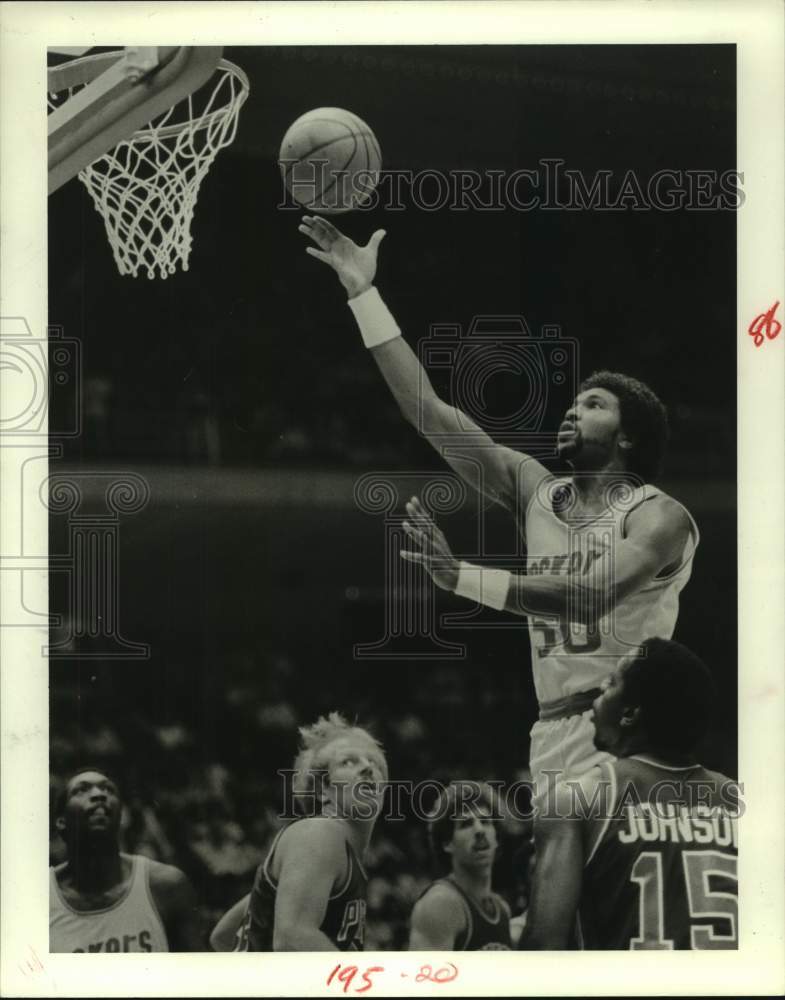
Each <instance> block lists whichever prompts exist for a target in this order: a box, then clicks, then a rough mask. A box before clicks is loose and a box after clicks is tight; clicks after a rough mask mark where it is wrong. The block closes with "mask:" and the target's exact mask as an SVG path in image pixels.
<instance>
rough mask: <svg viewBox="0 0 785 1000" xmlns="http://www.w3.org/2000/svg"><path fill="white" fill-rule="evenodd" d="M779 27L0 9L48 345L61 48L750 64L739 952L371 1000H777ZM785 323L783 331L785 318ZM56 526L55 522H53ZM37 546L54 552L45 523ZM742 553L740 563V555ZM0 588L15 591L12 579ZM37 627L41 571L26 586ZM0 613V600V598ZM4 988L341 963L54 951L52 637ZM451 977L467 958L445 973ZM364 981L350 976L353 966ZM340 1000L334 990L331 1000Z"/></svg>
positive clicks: (473, 971) (730, 12)
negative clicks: (460, 999) (734, 999)
mask: <svg viewBox="0 0 785 1000" xmlns="http://www.w3.org/2000/svg"><path fill="white" fill-rule="evenodd" d="M784 27H785V7H783V5H782V4H781V3H780V2H778V0H772V2H769V0H766V2H762V0H727V2H723V0H713V2H701V0H676V2H658V0H651V2H648V3H646V4H643V3H640V2H634V3H631V2H628V0H610V2H595V0H539V2H537V0H535V2H515V0H511V2H500V3H497V2H485V3H452V2H445V3H419V2H411V3H395V2H390V3H352V2H346V3H327V2H325V3H303V4H298V3H242V2H238V3H210V2H207V3H199V4H176V3H144V2H140V3H112V4H109V3H103V2H99V3H35V4H33V3H3V4H2V5H0V31H1V32H2V38H1V45H2V48H1V50H0V92H1V94H2V97H1V98H0V99H1V100H2V106H1V115H2V117H1V118H0V130H1V131H0V155H2V163H1V164H0V185H2V187H1V190H0V195H1V204H0V210H1V211H0V217H1V218H2V258H1V259H2V270H1V271H0V281H1V282H2V294H1V297H0V315H2V316H3V317H24V318H25V319H26V320H27V322H28V324H29V326H30V328H31V329H32V330H33V331H35V332H36V333H40V332H41V331H44V330H45V329H46V325H47V264H46V262H47V227H46V188H47V177H46V168H45V164H46V156H45V150H46V129H45V115H44V114H43V100H42V96H43V94H44V93H45V82H46V48H47V46H49V45H91V46H92V45H128V44H134V45H161V44H172V45H190V44H193V45H200V44H201V45H204V44H215V43H216V42H217V43H219V44H223V45H227V46H228V45H232V44H242V45H254V44H257V45H260V46H261V45H286V44H298V45H302V44H331V43H332V44H339V43H340V44H357V45H362V44H382V43H383V44H407V43H419V44H435V43H440V44H461V43H466V44H475V43H478V42H485V43H488V44H506V45H509V44H513V43H520V44H530V45H531V44H543V45H548V44H556V43H559V44H600V43H638V44H649V43H652V44H653V43H657V44H673V43H691V44H702V43H707V44H708V43H712V44H713V43H732V44H735V45H736V46H737V72H738V169H739V170H740V171H742V172H743V175H744V177H743V189H744V193H745V202H744V205H743V206H742V207H741V208H740V209H739V212H738V316H737V359H738V403H739V422H738V459H739V462H738V470H739V490H738V499H739V536H738V539H739V547H738V558H739V654H740V655H739V776H740V780H741V781H742V782H743V784H744V799H745V803H746V814H745V816H744V817H743V819H742V820H741V825H740V840H741V848H740V859H739V860H740V867H739V871H740V911H741V914H742V919H741V922H740V923H741V934H740V946H739V950H738V952H724V951H721V952H689V953H679V952H673V953H658V954H657V955H656V957H653V958H648V957H646V956H644V955H641V954H640V953H635V954H634V955H632V954H625V953H611V954H608V953H596V952H595V953H591V952H584V953H577V952H571V953H560V954H558V955H555V954H553V953H539V954H536V953H531V952H527V953H520V952H517V953H506V954H505V953H502V952H494V953H493V954H492V956H491V955H488V954H484V955H482V954H462V955H460V957H459V959H458V964H459V967H460V975H459V977H458V978H457V980H455V981H454V982H452V983H448V984H444V985H442V986H437V987H431V989H432V991H433V992H432V993H430V994H429V992H428V984H426V983H417V982H416V980H415V973H416V971H417V968H418V967H419V965H420V964H421V960H424V959H425V957H426V956H425V955H422V956H418V957H417V958H416V959H415V958H414V957H413V956H412V955H410V954H406V953H365V954H364V955H363V956H362V959H361V962H360V963H358V964H361V965H362V966H374V965H375V966H383V967H384V969H385V973H384V975H379V976H377V977H376V983H375V985H374V988H373V990H372V991H369V995H383V996H390V995H395V996H426V995H434V994H436V992H437V991H438V993H439V994H444V995H453V996H459V995H464V996H466V995H469V996H481V995H495V996H504V995H521V994H527V995H534V996H540V995H543V996H547V995H584V996H585V995H589V994H592V993H593V994H605V995H630V996H632V995H646V994H648V993H651V992H655V991H656V993H657V994H659V995H690V994H703V995H706V994H716V995H737V996H738V995H745V994H747V995H750V994H752V995H754V994H766V993H782V992H785V972H784V971H783V968H784V961H783V955H784V954H785V891H784V889H783V887H785V840H784V839H783V823H782V818H783V816H785V783H784V782H783V774H785V737H784V736H783V722H784V721H785V695H784V693H783V691H784V685H785V672H784V671H783V668H782V665H783V663H785V655H784V654H785V635H784V620H783V619H784V617H785V616H784V615H783V609H784V608H785V589H784V587H783V566H785V517H784V516H783V484H785V448H783V428H785V333H783V334H782V335H781V336H780V337H779V338H778V339H777V340H774V341H770V342H767V343H766V344H765V345H764V346H763V348H761V349H760V350H756V349H755V347H754V345H753V344H752V342H751V339H750V337H749V336H747V327H748V325H749V324H750V322H751V321H752V320H753V319H754V318H755V316H757V315H759V314H760V313H762V312H764V311H765V310H767V309H768V308H769V307H770V306H771V305H772V304H773V303H774V301H775V300H779V301H780V303H785V291H784V290H783V276H784V275H785V243H784V240H783V219H784V218H785V198H784V196H783V192H784V187H785V184H784V182H783V178H784V177H785V155H784V151H785V126H784V124H783V123H784V122H785V114H783V111H784V110H785V99H784V95H785V80H784V72H785V59H784V58H783V44H782V39H783V37H784V35H783V29H784ZM783 310H785V305H782V306H781V309H780V312H779V314H778V317H779V318H780V320H781V319H782V311H783ZM26 455H27V452H26V449H25V448H15V447H3V448H2V454H1V455H0V458H1V459H2V472H3V482H4V483H5V486H4V489H3V520H2V529H3V531H2V551H3V554H4V555H8V554H9V552H10V553H11V554H13V551H12V549H9V548H8V545H9V544H11V535H12V528H13V525H14V524H18V523H19V518H20V516H21V514H22V511H21V509H20V501H19V495H18V491H15V490H14V489H13V484H14V483H16V482H17V481H18V477H19V475H20V470H21V467H22V463H23V462H24V460H25V457H26ZM41 513H42V514H45V512H43V511H41ZM39 520H40V523H39V524H37V525H36V526H35V528H36V531H37V533H38V538H39V539H40V547H41V550H42V551H43V552H44V553H45V552H46V546H47V523H46V518H45V516H42V517H39ZM728 544H732V542H731V540H730V539H729V540H728ZM0 576H3V577H4V576H5V574H0ZM25 585H26V597H27V600H28V601H29V604H30V606H31V607H36V608H41V607H46V606H47V588H48V581H47V572H46V568H45V566H44V567H43V568H41V569H40V570H39V571H38V572H28V573H26V581H25ZM0 599H1V597H0ZM0 638H1V639H2V653H3V668H2V689H1V692H0V693H1V695H2V700H1V701H0V706H1V709H0V710H1V711H2V733H1V735H2V844H1V847H2V854H1V861H2V890H1V891H2V910H1V911H0V928H1V931H2V939H1V942H0V943H1V944H2V956H3V957H2V969H1V973H2V975H1V979H0V990H2V993H3V994H4V995H7V996H31V997H33V996H53V995H57V996H62V997H67V996H103V997H115V996H117V997H120V996H161V995H167V996H231V995H237V996H260V995H270V996H296V995H301V996H321V995H332V994H333V993H335V992H336V990H335V986H333V988H332V989H328V988H327V987H326V985H325V980H326V977H327V975H328V973H329V972H330V970H331V968H332V967H333V966H334V965H335V963H336V959H335V957H334V956H333V955H325V956H321V955H318V954H308V955H283V954H274V955H265V956H264V957H261V956H255V955H250V954H246V955H225V954H221V955H219V954H198V955H149V956H148V955H123V956H117V955H112V956H104V955H94V956H92V957H91V958H90V959H89V960H87V961H86V960H84V959H82V958H81V957H76V956H72V955H55V954H51V955H50V954H49V952H48V924H47V914H48V883H47V866H46V863H45V862H46V858H47V856H48V842H47V835H48V823H47V819H46V816H47V809H48V744H49V728H48V709H47V705H48V697H47V693H48V664H47V661H46V660H45V659H43V658H42V657H41V652H40V651H41V648H42V646H44V645H45V643H46V630H45V628H43V627H42V628H41V629H28V628H24V629H20V628H15V629H4V630H3V634H2V636H0ZM438 958H440V959H441V960H443V961H447V960H452V961H456V956H455V955H453V954H449V955H441V956H433V960H434V961H436V960H437V959H438ZM351 961H355V959H351ZM339 992H340V990H339Z"/></svg>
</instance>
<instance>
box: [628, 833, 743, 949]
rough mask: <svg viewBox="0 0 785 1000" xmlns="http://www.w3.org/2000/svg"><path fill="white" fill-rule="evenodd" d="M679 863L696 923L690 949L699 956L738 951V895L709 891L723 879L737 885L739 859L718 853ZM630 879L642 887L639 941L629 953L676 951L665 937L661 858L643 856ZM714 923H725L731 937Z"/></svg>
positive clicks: (694, 854)
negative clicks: (718, 920) (700, 953)
mask: <svg viewBox="0 0 785 1000" xmlns="http://www.w3.org/2000/svg"><path fill="white" fill-rule="evenodd" d="M681 860H682V865H683V871H684V882H685V885H686V887H687V904H688V906H689V910H690V918H691V919H692V920H694V921H698V923H697V924H695V925H693V926H691V927H690V946H691V947H692V949H693V950H696V951H703V950H705V949H709V948H735V947H737V944H738V938H737V928H736V924H737V918H738V912H739V901H738V897H737V896H736V895H735V894H734V893H730V892H719V891H717V890H712V889H711V888H710V887H709V876H710V875H724V876H726V877H727V878H730V879H733V880H734V881H735V880H737V878H738V875H737V859H736V857H735V855H733V854H723V853H721V852H720V851H685V852H684V853H683V854H682V856H681ZM630 878H631V880H632V881H633V882H637V883H638V888H639V890H640V900H639V909H638V913H639V917H638V936H637V937H634V938H632V939H631V941H630V949H631V950H632V951H640V950H655V951H656V950H658V949H659V950H668V949H671V948H673V941H670V940H668V939H667V938H666V937H665V933H664V899H663V877H662V855H661V854H660V853H659V851H644V852H643V854H641V855H640V856H639V857H638V858H637V859H636V861H635V864H634V865H633V866H632V872H631V874H630ZM716 918H724V919H725V920H727V922H728V924H729V926H730V930H729V933H727V934H718V933H716V932H715V930H714V927H713V925H712V921H713V920H714V919H716Z"/></svg>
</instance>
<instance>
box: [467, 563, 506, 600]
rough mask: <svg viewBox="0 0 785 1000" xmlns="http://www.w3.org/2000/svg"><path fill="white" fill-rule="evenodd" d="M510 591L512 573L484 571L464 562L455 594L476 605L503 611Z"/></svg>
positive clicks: (494, 570) (502, 570)
mask: <svg viewBox="0 0 785 1000" xmlns="http://www.w3.org/2000/svg"><path fill="white" fill-rule="evenodd" d="M509 589H510V573H509V572H508V571H507V570H506V569H483V568H482V567H481V566H473V565H472V564H471V563H467V562H462V563H461V564H460V567H459V571H458V583H457V584H456V586H455V593H456V594H457V595H458V596H459V597H467V598H468V599H469V600H470V601H474V602H475V603H476V604H485V605H487V607H489V608H495V609H496V610H497V611H502V610H503V608H504V605H505V604H506V603H507V593H508V591H509Z"/></svg>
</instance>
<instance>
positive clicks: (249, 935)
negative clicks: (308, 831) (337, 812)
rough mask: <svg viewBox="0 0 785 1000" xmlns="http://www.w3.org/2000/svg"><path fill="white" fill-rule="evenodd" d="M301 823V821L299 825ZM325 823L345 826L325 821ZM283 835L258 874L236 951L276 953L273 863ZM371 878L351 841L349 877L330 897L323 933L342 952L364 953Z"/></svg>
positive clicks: (283, 832) (271, 849) (272, 848)
mask: <svg viewBox="0 0 785 1000" xmlns="http://www.w3.org/2000/svg"><path fill="white" fill-rule="evenodd" d="M297 822H300V821H297ZM321 822H324V823H333V822H341V821H340V820H332V819H329V818H325V819H323V820H321ZM292 825H293V824H292ZM288 829H290V827H285V828H284V829H283V830H281V831H279V833H278V835H277V836H276V838H275V840H274V841H273V843H272V846H271V848H270V850H269V852H268V854H267V858H266V859H265V861H264V863H263V864H261V865H260V866H259V868H258V869H257V871H256V877H255V879H254V884H253V889H252V890H251V898H250V900H249V902H248V910H247V912H246V915H245V920H244V921H243V925H242V928H241V930H240V933H239V936H238V945H237V947H236V948H235V951H272V950H273V927H274V921H275V897H276V894H277V891H278V887H277V885H276V881H275V879H274V878H273V876H272V860H273V856H274V854H275V850H276V848H277V847H278V844H279V843H280V840H281V837H283V836H284V835H285V834H286V831H287V830H288ZM367 886H368V876H367V875H366V874H365V871H364V869H363V866H362V864H361V863H360V859H359V858H358V857H357V855H356V854H355V852H354V849H353V848H352V846H351V844H350V843H349V841H348V840H347V841H346V877H345V879H344V881H343V884H342V885H340V886H339V887H338V888H337V889H336V890H335V891H334V892H333V893H332V895H331V896H330V898H329V901H328V903H327V911H326V913H325V915H324V920H323V921H322V925H321V927H320V930H321V931H322V933H323V934H325V935H326V936H327V937H328V938H329V939H330V940H331V941H332V942H333V944H335V946H336V947H337V948H338V949H339V951H362V948H363V939H364V937H365V905H366V904H365V896H366V889H367Z"/></svg>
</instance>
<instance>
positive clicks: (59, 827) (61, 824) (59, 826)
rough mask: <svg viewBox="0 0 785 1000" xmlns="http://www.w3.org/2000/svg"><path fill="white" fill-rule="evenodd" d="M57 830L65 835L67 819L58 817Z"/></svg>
mask: <svg viewBox="0 0 785 1000" xmlns="http://www.w3.org/2000/svg"><path fill="white" fill-rule="evenodd" d="M55 830H57V832H58V833H65V817H64V816H58V817H57V819H56V820H55Z"/></svg>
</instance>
